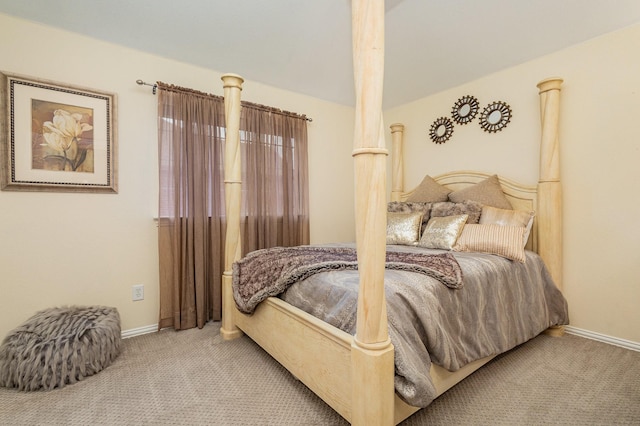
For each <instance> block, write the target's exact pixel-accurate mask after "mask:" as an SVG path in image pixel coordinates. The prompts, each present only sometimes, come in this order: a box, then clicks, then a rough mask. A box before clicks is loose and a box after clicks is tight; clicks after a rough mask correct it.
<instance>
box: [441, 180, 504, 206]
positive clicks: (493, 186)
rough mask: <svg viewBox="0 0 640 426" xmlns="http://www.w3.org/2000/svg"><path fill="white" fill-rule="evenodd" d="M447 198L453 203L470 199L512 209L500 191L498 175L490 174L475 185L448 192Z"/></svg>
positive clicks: (486, 204) (487, 204)
mask: <svg viewBox="0 0 640 426" xmlns="http://www.w3.org/2000/svg"><path fill="white" fill-rule="evenodd" d="M449 200H451V201H453V202H454V203H461V202H463V201H464V200H472V201H477V202H478V203H480V204H482V205H485V206H492V207H497V208H499V209H507V210H511V209H513V207H512V206H511V203H510V202H509V200H508V199H507V197H505V195H504V193H503V192H502V187H501V186H500V181H499V180H498V175H493V176H490V177H488V178H486V179H485V180H483V181H481V182H478V183H476V184H475V185H472V186H468V187H466V188H463V189H459V190H457V191H453V192H451V193H450V194H449Z"/></svg>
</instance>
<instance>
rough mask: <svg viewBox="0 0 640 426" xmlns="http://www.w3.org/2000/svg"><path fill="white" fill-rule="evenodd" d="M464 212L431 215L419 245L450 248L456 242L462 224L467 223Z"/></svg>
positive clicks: (466, 216)
mask: <svg viewBox="0 0 640 426" xmlns="http://www.w3.org/2000/svg"><path fill="white" fill-rule="evenodd" d="M468 217H469V216H468V215H466V214H461V215H455V216H442V217H432V218H431V219H429V222H428V223H427V227H426V228H425V229H424V232H423V233H422V237H421V238H420V242H419V243H418V245H419V246H420V247H426V248H435V249H444V250H451V248H452V247H453V245H454V244H455V243H456V240H457V239H458V236H459V235H460V232H462V228H463V227H464V224H465V223H467V218H468Z"/></svg>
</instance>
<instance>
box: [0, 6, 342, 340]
mask: <svg viewBox="0 0 640 426" xmlns="http://www.w3.org/2000/svg"><path fill="white" fill-rule="evenodd" d="M0 64H1V65H0V69H1V70H3V71H6V72H9V73H16V74H23V75H28V76H33V77H37V78H41V79H48V80H53V81H57V82H62V83H68V84H75V85H80V86H85V87H92V88H96V89H100V90H105V91H111V92H115V93H117V95H118V103H119V104H118V108H119V112H118V131H119V138H118V145H119V156H118V157H119V158H118V164H119V193H118V194H114V195H110V194H65V193H29V192H6V191H0V216H1V218H2V220H1V221H0V338H1V337H2V336H4V335H5V334H6V333H7V332H8V331H9V330H11V329H12V328H14V327H16V326H17V325H18V324H20V323H21V322H22V321H24V320H25V319H27V318H28V317H29V316H31V315H32V314H33V313H35V312H36V311H37V310H40V309H44V308H47V307H51V306H59V305H69V304H104V305H110V306H115V307H117V308H118V310H119V312H120V315H121V317H122V328H123V330H131V329H136V328H141V327H146V326H149V325H153V324H156V323H157V322H158V290H157V289H158V285H157V283H158V255H157V240H156V239H157V237H156V235H157V234H156V227H155V224H154V220H153V218H154V216H155V215H156V210H157V207H156V205H157V152H156V151H157V149H156V145H157V127H156V98H155V97H154V96H153V95H152V93H151V89H150V88H149V87H143V86H138V85H136V84H135V81H136V80H137V79H139V78H140V79H143V80H146V81H151V82H153V81H155V80H161V81H164V82H167V83H173V84H177V85H181V86H186V87H191V88H194V89H197V90H201V91H205V92H209V93H215V94H222V84H221V81H220V75H221V74H222V72H239V71H238V70H222V71H221V72H214V71H211V70H206V69H203V68H198V67H194V66H190V65H187V64H184V63H179V62H175V61H170V60H166V59H163V58H160V57H157V56H152V55H148V54H145V53H140V52H137V51H134V50H130V49H125V48H122V47H119V46H116V45H112V44H107V43H103V42H99V41H96V40H93V39H90V38H86V37H83V36H78V35H75V34H72V33H69V32H65V31H60V30H57V29H53V28H51V27H46V26H42V25H38V24H34V23H30V22H28V21H24V20H19V19H15V18H12V17H9V16H7V15H2V14H0ZM242 96H243V99H246V100H249V101H253V102H257V103H261V104H266V105H271V106H276V107H279V108H283V109H286V110H290V111H298V112H300V113H304V114H307V115H309V116H310V117H312V118H313V122H312V123H311V124H310V125H309V144H310V147H309V156H310V166H309V168H310V186H311V198H310V203H311V223H312V226H311V238H312V240H313V241H314V242H326V241H338V240H342V241H344V240H352V239H353V223H352V222H353V219H352V217H353V202H352V200H353V191H352V188H351V185H346V186H345V185H343V184H340V183H341V182H344V181H345V180H346V181H348V182H351V181H352V179H353V178H352V175H353V169H352V166H351V162H352V160H351V156H350V153H351V143H352V142H351V141H352V132H353V109H352V108H347V107H341V106H339V105H335V104H332V103H328V102H324V101H320V100H317V99H314V98H309V97H306V96H302V95H299V94H295V93H291V92H287V91H283V90H277V89H274V88H271V87H267V86H265V85H261V84H257V83H254V82H251V81H247V82H245V84H244V90H243V93H242ZM3 101H4V100H3ZM327 170H330V171H331V173H326V172H327ZM333 206H339V207H338V208H333ZM134 284H144V286H145V300H144V301H138V302H132V301H131V286H132V285H134Z"/></svg>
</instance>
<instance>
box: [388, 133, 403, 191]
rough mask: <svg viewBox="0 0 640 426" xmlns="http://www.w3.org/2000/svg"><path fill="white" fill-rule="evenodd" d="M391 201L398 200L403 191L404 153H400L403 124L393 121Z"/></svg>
mask: <svg viewBox="0 0 640 426" xmlns="http://www.w3.org/2000/svg"><path fill="white" fill-rule="evenodd" d="M390 127H391V143H392V147H391V149H392V151H391V152H392V154H391V162H392V168H391V173H392V174H391V201H400V195H401V194H402V193H403V192H404V155H403V153H402V148H403V146H402V139H403V132H404V124H400V123H395V124H392V125H391V126H390Z"/></svg>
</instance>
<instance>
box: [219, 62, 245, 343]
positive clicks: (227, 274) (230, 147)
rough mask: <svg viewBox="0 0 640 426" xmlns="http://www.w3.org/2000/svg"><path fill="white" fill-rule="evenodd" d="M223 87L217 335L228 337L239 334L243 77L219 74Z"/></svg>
mask: <svg viewBox="0 0 640 426" xmlns="http://www.w3.org/2000/svg"><path fill="white" fill-rule="evenodd" d="M222 81H223V86H224V115H225V123H226V124H225V126H226V133H225V151H224V195H225V208H226V213H225V214H226V220H227V233H226V239H225V247H224V273H223V275H222V326H221V327H220V335H221V336H222V338H223V339H225V340H229V339H234V338H237V337H240V336H242V331H241V330H240V329H239V328H238V327H236V325H235V322H234V320H233V312H234V310H235V305H234V304H235V302H234V300H233V289H232V288H231V280H232V278H231V276H232V265H233V262H235V261H236V260H238V259H240V256H241V255H242V245H241V243H240V204H241V190H242V163H241V155H240V108H241V105H240V91H241V90H242V83H243V82H244V80H243V79H242V77H240V76H239V75H236V74H224V75H223V76H222Z"/></svg>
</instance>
